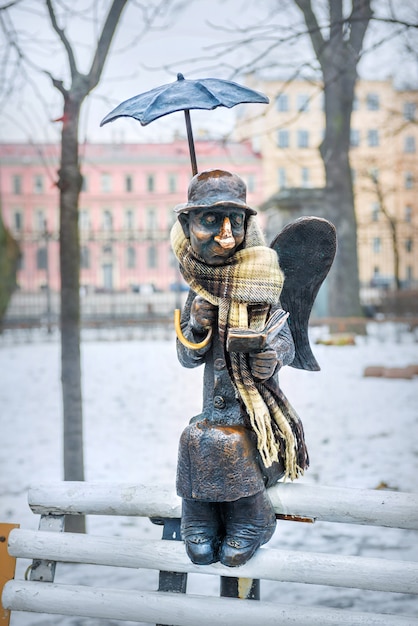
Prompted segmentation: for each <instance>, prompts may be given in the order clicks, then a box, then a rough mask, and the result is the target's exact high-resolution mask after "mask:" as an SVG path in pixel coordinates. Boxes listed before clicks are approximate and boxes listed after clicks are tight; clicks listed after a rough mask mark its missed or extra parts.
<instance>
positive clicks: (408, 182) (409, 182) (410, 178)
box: [404, 172, 414, 189]
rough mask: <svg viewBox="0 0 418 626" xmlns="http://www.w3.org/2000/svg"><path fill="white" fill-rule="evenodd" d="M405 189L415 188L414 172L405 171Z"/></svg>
mask: <svg viewBox="0 0 418 626" xmlns="http://www.w3.org/2000/svg"><path fill="white" fill-rule="evenodd" d="M404 180H405V189H413V187H414V175H413V173H412V172H405V179H404Z"/></svg>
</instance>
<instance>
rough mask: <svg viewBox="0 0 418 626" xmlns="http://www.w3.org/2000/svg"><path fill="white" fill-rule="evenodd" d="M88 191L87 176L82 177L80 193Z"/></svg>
mask: <svg viewBox="0 0 418 626" xmlns="http://www.w3.org/2000/svg"><path fill="white" fill-rule="evenodd" d="M88 190H89V179H88V178H87V176H82V178H81V191H88Z"/></svg>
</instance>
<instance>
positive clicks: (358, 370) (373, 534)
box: [0, 326, 418, 626]
mask: <svg viewBox="0 0 418 626" xmlns="http://www.w3.org/2000/svg"><path fill="white" fill-rule="evenodd" d="M401 330H402V329H401ZM395 331H396V329H394V328H393V327H390V326H385V327H384V328H383V326H379V327H378V329H377V327H376V328H374V327H373V326H370V327H369V335H368V336H367V337H357V338H356V345H355V346H324V345H314V352H315V355H316V357H317V359H318V361H319V363H320V365H321V368H322V369H321V371H320V372H313V373H312V372H304V371H300V370H295V369H292V368H289V367H287V368H284V370H283V371H282V372H281V384H282V387H283V389H284V392H285V393H286V395H287V396H288V398H289V400H290V401H291V403H292V404H293V406H294V407H295V408H296V410H297V411H298V413H299V414H300V416H301V417H302V420H303V423H304V427H305V431H306V439H307V442H308V446H309V452H310V458H311V467H310V469H309V470H308V471H307V473H306V475H305V476H304V477H303V479H302V480H303V481H304V482H306V483H310V484H315V483H318V484H322V485H329V486H343V487H353V488H369V489H373V488H376V487H378V486H379V485H382V484H386V485H387V486H388V487H389V488H392V489H398V490H400V491H405V492H416V491H417V490H418V487H417V480H416V476H417V474H418V437H417V435H418V377H415V378H414V379H412V380H402V379H382V378H365V377H363V371H364V368H365V367H366V366H369V365H384V366H391V367H397V366H398V367H403V366H407V365H410V364H413V363H415V364H417V363H418V343H417V342H416V338H414V337H413V335H412V334H408V333H405V332H398V331H399V329H398V331H396V332H395ZM315 332H316V333H321V332H323V330H322V329H316V331H315ZM166 334H167V333H166ZM121 337H122V335H120V334H118V333H117V331H114V333H113V335H110V334H109V333H108V334H107V335H106V336H103V337H100V338H99V337H98V336H95V335H94V334H93V335H90V336H85V337H84V341H83V343H82V377H83V401H84V440H85V441H84V443H85V474H86V480H89V481H95V482H100V481H109V482H127V483H129V482H134V483H135V482H138V483H147V484H168V485H171V486H173V487H174V482H175V468H176V458H177V442H178V439H179V436H180V433H181V431H182V429H183V428H184V426H185V425H186V424H187V422H188V420H189V419H190V417H191V416H193V415H195V414H196V413H198V412H199V411H200V406H201V390H202V374H203V371H202V370H201V369H199V368H197V369H195V370H186V369H183V368H182V367H181V366H180V365H179V364H178V362H177V358H176V354H175V346H174V337H173V336H172V334H171V333H169V336H168V338H167V337H165V338H160V339H156V340H153V341H151V340H146V339H144V338H136V339H135V338H134V339H133V340H130V341H127V340H123V339H121ZM29 338H30V339H31V340H30V341H27V340H22V337H20V338H19V336H18V335H16V334H15V335H3V337H2V338H1V339H0V372H1V376H0V407H1V409H0V425H1V433H2V437H1V441H2V445H1V447H0V495H1V500H0V521H3V522H10V523H19V524H20V525H21V526H22V527H23V528H30V529H35V528H37V525H38V518H37V516H35V515H33V514H32V513H31V511H30V509H29V507H28V505H27V501H26V497H27V491H28V488H29V486H30V485H31V484H36V483H40V482H42V483H45V482H48V481H57V480H61V479H62V417H61V415H62V408H61V387H60V346H59V341H58V338H57V337H56V336H54V335H53V336H52V337H49V336H48V335H46V334H45V335H44V334H42V333H40V334H39V335H37V336H35V337H34V336H32V337H29ZM104 338H106V339H107V340H106V341H103V339H104ZM17 339H19V340H17ZM24 339H25V338H24ZM314 339H315V335H313V336H312V342H313V343H314ZM88 529H89V531H94V532H97V533H100V534H114V535H121V536H128V537H129V536H130V537H138V538H140V537H145V538H146V537H150V538H153V537H155V538H157V537H159V536H160V533H161V528H160V527H158V526H154V525H152V524H151V523H150V522H149V521H148V520H141V519H131V518H121V519H118V518H107V517H104V518H96V519H92V518H89V520H88ZM269 546H271V547H276V548H282V549H296V550H311V551H317V552H335V553H340V554H353V555H362V556H372V557H379V556H380V557H385V558H389V559H403V560H414V561H417V560H418V542H417V533H416V532H413V531H405V530H397V529H384V528H370V527H362V526H354V525H353V526H351V525H343V524H338V525H333V524H327V523H320V522H317V523H315V524H313V525H312V524H301V523H293V522H281V523H279V524H278V528H277V531H276V533H275V535H274V537H273V539H272V540H271V541H270V544H269ZM27 565H28V563H25V562H23V563H19V565H18V571H17V577H21V576H23V572H24V569H25V567H26V566H27ZM80 567H83V568H84V569H82V570H81V572H82V574H81V575H82V577H83V582H84V583H85V584H89V585H96V586H104V585H105V584H109V585H110V586H115V587H116V586H118V585H120V586H121V585H122V584H123V585H126V586H129V587H130V588H132V589H135V588H136V589H156V588H157V577H158V574H157V573H156V572H144V571H134V570H121V571H120V573H119V575H118V577H117V578H115V576H114V573H113V572H112V571H110V570H108V569H107V568H100V570H98V568H97V567H93V566H92V567H91V568H87V573H84V572H85V569H86V566H74V565H72V566H70V565H68V566H61V568H60V567H58V569H57V580H59V581H61V580H62V581H65V582H68V583H75V582H76V581H77V577H78V576H80V569H79V568H80ZM202 579H203V582H202ZM218 587H219V582H218V581H217V580H216V578H215V577H210V576H203V577H202V576H199V577H197V576H193V575H191V576H189V585H188V590H189V591H190V592H191V593H203V594H210V595H218V594H219V588H218ZM261 590H262V598H263V599H266V600H271V601H276V602H277V601H281V602H283V603H286V604H289V603H298V604H301V605H304V604H306V605H312V604H316V605H327V606H335V607H350V608H351V609H352V610H357V611H378V612H382V613H394V614H399V615H400V614H407V615H408V614H409V615H415V616H418V599H416V598H415V597H413V596H408V595H404V594H383V593H378V592H366V591H358V590H350V589H338V588H335V589H333V588H326V587H320V586H316V585H302V584H294V583H292V584H291V583H289V584H287V583H270V582H266V581H263V582H262V583H261ZM53 624H54V625H55V624H59V625H62V626H99V624H100V626H114V625H116V624H119V622H115V621H106V622H104V621H103V620H94V619H84V618H64V617H62V618H61V617H48V616H43V615H35V614H28V615H25V614H23V613H22V614H19V613H13V614H12V618H11V626H52V625H53ZM125 624H126V622H125Z"/></svg>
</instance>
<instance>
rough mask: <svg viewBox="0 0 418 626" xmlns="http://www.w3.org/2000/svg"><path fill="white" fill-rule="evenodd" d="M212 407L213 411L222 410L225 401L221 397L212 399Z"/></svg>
mask: <svg viewBox="0 0 418 626" xmlns="http://www.w3.org/2000/svg"><path fill="white" fill-rule="evenodd" d="M213 406H214V407H215V409H224V408H225V399H224V398H223V397H222V396H215V397H214V398H213Z"/></svg>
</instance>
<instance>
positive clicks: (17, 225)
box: [13, 211, 23, 231]
mask: <svg viewBox="0 0 418 626" xmlns="http://www.w3.org/2000/svg"><path fill="white" fill-rule="evenodd" d="M13 227H14V229H15V230H17V231H21V230H22V229H23V215H22V213H21V212H20V211H15V212H14V214H13Z"/></svg>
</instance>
